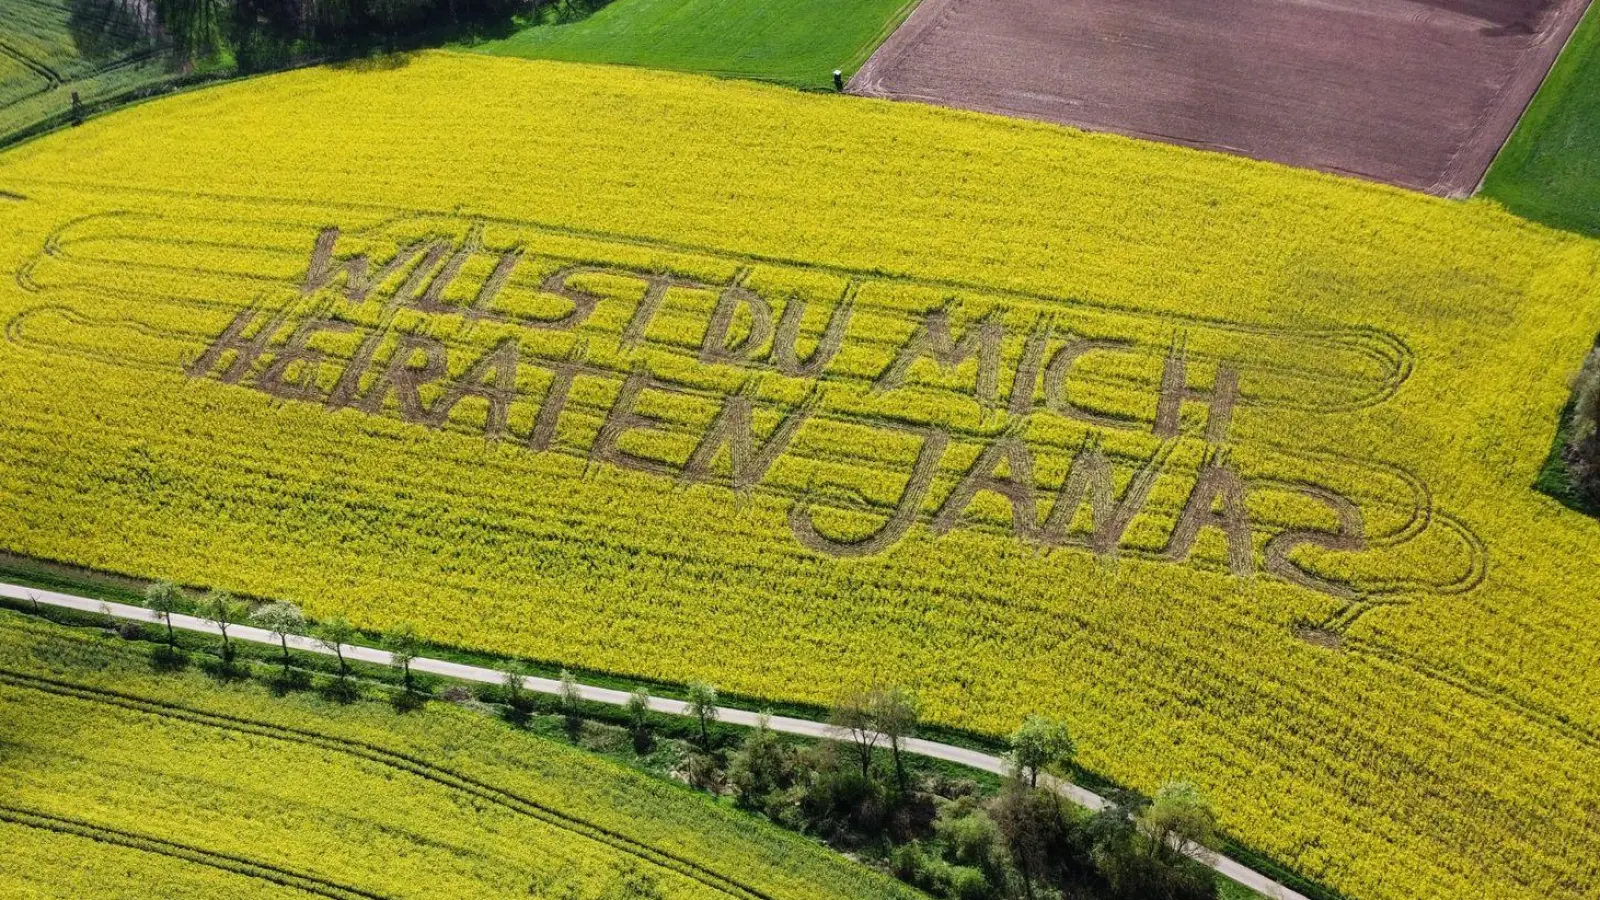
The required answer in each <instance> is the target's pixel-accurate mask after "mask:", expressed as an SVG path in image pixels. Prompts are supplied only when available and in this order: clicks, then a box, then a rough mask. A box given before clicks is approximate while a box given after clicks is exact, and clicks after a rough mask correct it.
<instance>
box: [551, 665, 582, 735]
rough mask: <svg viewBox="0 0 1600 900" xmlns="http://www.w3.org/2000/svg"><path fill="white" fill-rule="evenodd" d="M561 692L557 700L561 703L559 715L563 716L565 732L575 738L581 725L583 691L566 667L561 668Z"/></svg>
mask: <svg viewBox="0 0 1600 900" xmlns="http://www.w3.org/2000/svg"><path fill="white" fill-rule="evenodd" d="M560 690H561V692H560V693H559V694H558V695H557V700H558V702H559V703H560V704H561V715H562V716H563V717H564V718H565V722H564V724H565V725H566V729H567V734H568V735H570V736H571V737H572V739H573V740H577V737H578V731H579V729H581V728H582V727H583V693H582V692H581V691H580V690H579V688H578V679H576V678H574V677H572V673H571V672H568V671H567V670H566V669H562V670H561V689H560Z"/></svg>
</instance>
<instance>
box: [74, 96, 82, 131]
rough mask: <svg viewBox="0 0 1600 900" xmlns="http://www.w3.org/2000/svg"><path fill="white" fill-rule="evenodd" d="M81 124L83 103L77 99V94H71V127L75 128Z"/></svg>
mask: <svg viewBox="0 0 1600 900" xmlns="http://www.w3.org/2000/svg"><path fill="white" fill-rule="evenodd" d="M82 124H83V101H82V100H80V99H78V92H77V91H73V92H72V126H73V127H74V128H76V127H77V126H79V125H82Z"/></svg>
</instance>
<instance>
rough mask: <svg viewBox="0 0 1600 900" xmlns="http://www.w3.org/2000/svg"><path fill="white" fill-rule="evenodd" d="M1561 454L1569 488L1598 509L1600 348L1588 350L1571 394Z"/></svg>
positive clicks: (1599, 479) (1599, 501)
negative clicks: (1568, 416) (1570, 417)
mask: <svg viewBox="0 0 1600 900" xmlns="http://www.w3.org/2000/svg"><path fill="white" fill-rule="evenodd" d="M1569 428H1570V432H1569V435H1568V438H1567V446H1566V447H1565V449H1564V451H1563V455H1564V456H1565V458H1566V463H1567V472H1568V474H1569V475H1570V476H1571V478H1572V487H1573V490H1575V491H1576V492H1577V493H1578V495H1579V497H1580V498H1581V499H1582V500H1583V501H1584V502H1585V503H1587V504H1590V505H1593V506H1600V348H1597V349H1595V350H1592V351H1590V353H1589V358H1588V359H1586V360H1584V364H1583V371H1581V372H1580V373H1579V374H1578V380H1577V382H1576V383H1575V384H1574V385H1573V391H1572V420H1571V424H1570V426H1569Z"/></svg>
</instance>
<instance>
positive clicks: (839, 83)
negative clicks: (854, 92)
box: [833, 69, 844, 91]
mask: <svg viewBox="0 0 1600 900" xmlns="http://www.w3.org/2000/svg"><path fill="white" fill-rule="evenodd" d="M833 89H834V90H836V91H842V90H844V73H843V72H841V71H839V70H838V69H834V70H833Z"/></svg>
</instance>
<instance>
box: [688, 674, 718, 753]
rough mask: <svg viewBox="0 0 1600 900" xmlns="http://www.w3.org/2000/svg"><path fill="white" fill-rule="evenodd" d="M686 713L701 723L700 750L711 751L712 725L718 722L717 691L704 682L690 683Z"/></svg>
mask: <svg viewBox="0 0 1600 900" xmlns="http://www.w3.org/2000/svg"><path fill="white" fill-rule="evenodd" d="M686 712H688V713H689V715H691V716H693V717H694V718H695V719H696V721H698V722H699V723H700V749H702V750H705V751H707V752H709V751H710V750H711V723H712V722H715V721H716V720H717V689H716V688H714V687H712V686H711V685H709V684H706V683H705V682H704V681H691V682H689V698H688V701H687V709H686Z"/></svg>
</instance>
